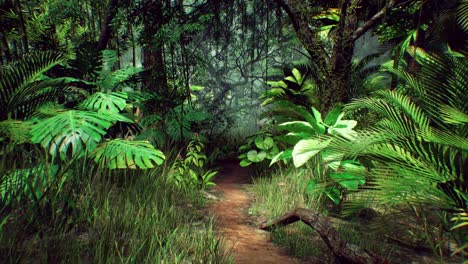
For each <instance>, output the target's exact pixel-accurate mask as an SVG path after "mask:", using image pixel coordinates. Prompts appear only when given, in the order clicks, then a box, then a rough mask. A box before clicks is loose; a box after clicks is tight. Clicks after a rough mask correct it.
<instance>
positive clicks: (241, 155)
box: [237, 153, 247, 160]
mask: <svg viewBox="0 0 468 264" xmlns="http://www.w3.org/2000/svg"><path fill="white" fill-rule="evenodd" d="M237 158H238V159H240V160H241V159H245V158H247V153H243V154H240V155H239V156H238V157H237Z"/></svg>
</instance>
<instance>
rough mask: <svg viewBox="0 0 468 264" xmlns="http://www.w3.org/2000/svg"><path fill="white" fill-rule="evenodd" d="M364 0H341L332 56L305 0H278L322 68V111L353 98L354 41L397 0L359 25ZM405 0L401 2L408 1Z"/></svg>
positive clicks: (320, 73) (320, 78) (320, 80)
mask: <svg viewBox="0 0 468 264" xmlns="http://www.w3.org/2000/svg"><path fill="white" fill-rule="evenodd" d="M360 2H361V0H343V1H342V4H341V14H340V23H339V25H338V30H337V37H336V38H335V40H334V46H333V51H332V57H331V59H330V58H328V57H327V55H326V54H327V52H326V51H325V49H324V46H323V44H322V43H321V40H320V38H318V37H316V33H315V32H314V31H313V30H311V29H310V27H309V22H310V21H309V19H310V18H308V17H307V14H306V11H307V10H306V8H305V7H304V6H303V5H304V3H303V1H300V0H276V3H277V4H278V5H279V6H280V7H281V8H282V9H283V10H284V11H285V12H286V13H287V14H288V16H289V18H290V20H291V23H292V24H293V26H294V29H295V30H296V34H297V37H298V38H299V40H300V41H301V42H302V44H303V45H304V48H305V49H306V50H307V52H308V54H309V55H310V59H311V61H312V62H313V64H314V65H315V66H316V67H315V70H316V71H317V72H318V74H317V76H318V79H317V80H316V82H317V84H318V85H319V86H320V87H321V90H322V91H321V97H322V98H321V99H322V101H323V103H322V109H321V110H322V111H324V112H328V110H330V108H331V107H332V106H333V105H334V104H336V103H338V102H347V101H348V100H349V99H350V94H349V92H348V91H349V89H348V85H349V80H350V75H351V66H352V58H353V49H354V43H355V42H356V40H357V39H358V38H359V37H361V36H362V35H363V34H364V33H366V32H367V31H369V30H370V29H372V28H373V27H374V26H375V25H376V24H377V22H378V21H380V20H381V19H382V18H383V17H384V15H385V13H386V12H387V10H389V9H393V8H395V7H396V4H395V2H396V0H389V1H388V3H387V4H386V6H385V7H384V8H383V9H382V10H380V11H379V12H377V13H376V14H375V15H374V16H373V17H371V18H370V19H369V20H367V21H365V22H364V23H363V24H362V26H360V27H359V28H356V27H357V22H358V17H357V12H356V9H357V7H358V5H359V3H360ZM409 2H410V1H405V2H403V3H401V4H400V5H405V4H408V3H409Z"/></svg>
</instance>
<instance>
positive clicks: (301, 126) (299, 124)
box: [278, 121, 317, 137]
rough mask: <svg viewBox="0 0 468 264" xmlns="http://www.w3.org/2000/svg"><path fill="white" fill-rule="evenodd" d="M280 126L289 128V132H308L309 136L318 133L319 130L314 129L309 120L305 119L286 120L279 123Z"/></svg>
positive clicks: (285, 128) (280, 127)
mask: <svg viewBox="0 0 468 264" xmlns="http://www.w3.org/2000/svg"><path fill="white" fill-rule="evenodd" d="M278 128H279V129H284V130H288V131H289V132H293V133H306V134H307V135H309V137H311V136H313V135H316V134H317V131H316V130H315V129H314V127H313V126H312V125H311V124H309V123H308V122H304V121H292V122H285V123H282V124H280V125H278Z"/></svg>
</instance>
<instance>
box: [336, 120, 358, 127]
mask: <svg viewBox="0 0 468 264" xmlns="http://www.w3.org/2000/svg"><path fill="white" fill-rule="evenodd" d="M356 125H357V121H356V120H339V121H338V122H337V123H336V125H335V126H334V127H335V128H347V129H353V128H354V127H356Z"/></svg>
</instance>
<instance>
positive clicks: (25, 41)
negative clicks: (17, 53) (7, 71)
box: [15, 1, 29, 53]
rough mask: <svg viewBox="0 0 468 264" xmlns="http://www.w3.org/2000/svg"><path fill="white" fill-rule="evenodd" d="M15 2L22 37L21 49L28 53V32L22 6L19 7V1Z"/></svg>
mask: <svg viewBox="0 0 468 264" xmlns="http://www.w3.org/2000/svg"><path fill="white" fill-rule="evenodd" d="M15 2H16V5H15V8H16V12H17V13H18V18H19V22H20V24H21V32H22V34H23V36H22V38H23V50H24V52H26V53H28V52H29V41H28V32H27V30H26V24H25V22H24V16H23V11H22V8H21V1H15Z"/></svg>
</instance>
